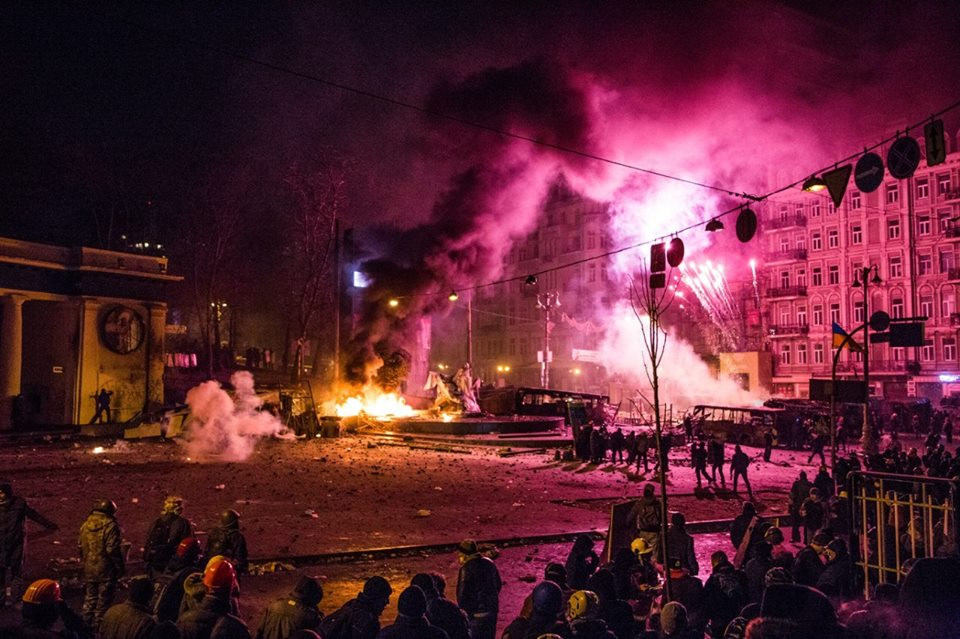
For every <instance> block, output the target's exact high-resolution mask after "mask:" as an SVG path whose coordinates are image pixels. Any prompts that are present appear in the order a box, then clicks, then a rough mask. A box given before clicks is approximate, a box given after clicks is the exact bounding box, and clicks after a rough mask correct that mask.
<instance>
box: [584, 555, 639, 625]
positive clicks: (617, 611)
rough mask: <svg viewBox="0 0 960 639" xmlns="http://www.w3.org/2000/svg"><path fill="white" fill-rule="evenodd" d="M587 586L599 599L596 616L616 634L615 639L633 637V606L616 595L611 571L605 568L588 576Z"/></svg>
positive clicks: (614, 581) (614, 580) (634, 623)
mask: <svg viewBox="0 0 960 639" xmlns="http://www.w3.org/2000/svg"><path fill="white" fill-rule="evenodd" d="M587 588H589V589H590V592H593V593H596V595H597V597H598V598H599V599H600V608H599V610H598V611H597V616H598V617H599V618H600V619H603V621H604V623H606V624H607V629H608V630H610V632H612V633H613V634H614V635H616V636H617V639H633V637H634V635H635V634H636V630H637V628H636V622H635V621H634V618H633V608H632V607H631V606H630V604H629V603H627V602H626V601H625V600H623V599H620V598H618V597H617V587H616V579H615V578H614V576H613V573H612V572H610V571H609V570H607V569H605V568H604V569H601V570H598V571H597V572H595V573H593V575H592V576H591V577H590V580H589V581H588V582H587Z"/></svg>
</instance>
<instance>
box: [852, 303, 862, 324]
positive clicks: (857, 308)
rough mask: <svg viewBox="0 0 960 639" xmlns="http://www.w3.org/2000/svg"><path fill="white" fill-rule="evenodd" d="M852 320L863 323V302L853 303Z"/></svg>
mask: <svg viewBox="0 0 960 639" xmlns="http://www.w3.org/2000/svg"><path fill="white" fill-rule="evenodd" d="M853 321H854V322H856V323H857V324H863V302H854V303H853Z"/></svg>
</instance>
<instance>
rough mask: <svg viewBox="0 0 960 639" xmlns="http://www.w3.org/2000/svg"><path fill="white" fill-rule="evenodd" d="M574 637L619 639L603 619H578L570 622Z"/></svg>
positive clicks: (583, 638) (576, 638)
mask: <svg viewBox="0 0 960 639" xmlns="http://www.w3.org/2000/svg"><path fill="white" fill-rule="evenodd" d="M570 630H571V632H572V634H571V636H572V637H573V638H574V639H617V636H616V635H615V634H613V633H612V632H610V631H609V630H608V629H607V624H606V623H604V621H603V619H578V620H576V621H574V622H573V623H571V624H570Z"/></svg>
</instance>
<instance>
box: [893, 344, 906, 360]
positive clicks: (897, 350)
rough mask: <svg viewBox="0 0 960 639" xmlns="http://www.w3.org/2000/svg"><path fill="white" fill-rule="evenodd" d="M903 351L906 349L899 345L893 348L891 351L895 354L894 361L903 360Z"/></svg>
mask: <svg viewBox="0 0 960 639" xmlns="http://www.w3.org/2000/svg"><path fill="white" fill-rule="evenodd" d="M903 351H904V349H903V348H901V347H899V346H897V347H894V348H891V349H890V352H891V353H892V354H893V361H895V362H902V361H903V360H904V359H905V357H904V355H905V354H904V352H903Z"/></svg>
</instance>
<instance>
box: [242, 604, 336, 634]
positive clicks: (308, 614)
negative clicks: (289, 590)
mask: <svg viewBox="0 0 960 639" xmlns="http://www.w3.org/2000/svg"><path fill="white" fill-rule="evenodd" d="M320 618H321V617H320V612H319V611H318V610H317V607H316V606H311V605H309V604H308V603H307V602H305V601H304V600H303V599H301V598H300V597H295V596H293V595H290V596H288V597H281V598H280V599H277V600H275V601H274V602H273V603H271V604H270V605H269V606H267V611H266V612H265V613H264V614H263V621H261V622H260V629H259V630H257V639H286V638H287V637H289V636H290V635H292V634H293V633H294V632H296V631H297V630H313V631H316V630H317V628H318V627H319V626H320Z"/></svg>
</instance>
